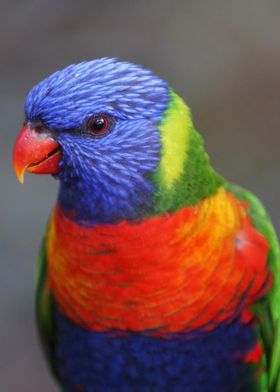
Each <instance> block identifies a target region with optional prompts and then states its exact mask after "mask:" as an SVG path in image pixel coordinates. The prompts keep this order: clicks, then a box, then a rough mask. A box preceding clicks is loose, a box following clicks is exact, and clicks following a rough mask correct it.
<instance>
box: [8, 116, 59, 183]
mask: <svg viewBox="0 0 280 392" xmlns="http://www.w3.org/2000/svg"><path fill="white" fill-rule="evenodd" d="M60 158H61V151H60V148H59V144H58V143H57V142H56V141H55V140H54V139H53V138H52V137H51V136H50V135H49V134H48V133H47V132H44V131H42V132H41V131H40V132H39V131H37V130H36V128H32V126H31V124H30V123H27V124H26V125H24V127H23V128H22V130H21V132H20V134H19V135H18V138H17V140H16V143H15V146H14V153H13V164H14V170H15V173H16V176H17V178H18V180H19V181H20V182H21V183H23V179H24V173H25V171H28V172H30V173H36V174H55V173H57V172H58V170H59V161H60Z"/></svg>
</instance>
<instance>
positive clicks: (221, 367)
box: [56, 312, 259, 392]
mask: <svg viewBox="0 0 280 392" xmlns="http://www.w3.org/2000/svg"><path fill="white" fill-rule="evenodd" d="M56 326H57V343H56V365H57V369H58V374H59V375H60V378H61V380H62V384H63V385H64V388H65V389H64V390H65V391H67V392H74V391H83V392H249V391H254V392H256V391H258V390H259V387H258V386H257V384H256V380H257V375H256V374H257V373H256V372H257V366H256V365H249V364H246V363H244V362H243V361H242V359H241V356H242V355H245V354H246V353H247V352H249V351H250V350H251V349H252V348H253V347H254V345H255V344H256V340H257V337H256V333H255V330H254V328H253V327H252V326H251V325H244V324H241V323H240V322H239V321H235V322H232V323H231V324H229V325H227V324H223V325H221V326H219V327H218V328H217V329H215V330H213V331H211V332H209V333H203V334H202V333H201V334H197V336H193V337H192V338H190V337H189V335H186V334H176V335H173V336H172V337H171V338H155V337H151V336H145V335H143V334H138V333H130V334H126V335H120V334H119V335H117V334H116V333H103V332H102V333H101V332H91V331H88V330H85V329H83V328H81V327H79V326H77V325H75V324H74V323H72V321H70V320H69V319H67V318H66V317H65V316H64V315H62V314H61V313H59V312H57V316H56Z"/></svg>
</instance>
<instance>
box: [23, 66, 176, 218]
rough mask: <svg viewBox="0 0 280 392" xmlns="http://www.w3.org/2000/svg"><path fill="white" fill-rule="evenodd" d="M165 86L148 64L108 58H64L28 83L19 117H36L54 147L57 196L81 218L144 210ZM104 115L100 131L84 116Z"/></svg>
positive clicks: (157, 144) (166, 98)
mask: <svg viewBox="0 0 280 392" xmlns="http://www.w3.org/2000/svg"><path fill="white" fill-rule="evenodd" d="M168 101H169V96H168V86H167V84H166V83H165V82H163V81H162V80H161V79H159V78H157V77H156V76H155V75H153V74H152V73H151V72H150V71H148V70H145V69H143V68H141V67H140V66H136V65H133V64H130V63H127V62H120V61H117V60H116V59H108V58H104V59H99V60H94V61H90V62H84V63H80V64H77V65H70V66H69V67H67V68H65V69H64V70H62V71H58V72H56V73H54V74H53V75H51V76H50V77H48V78H47V79H45V80H43V81H42V82H40V83H39V84H38V85H36V86H35V87H34V88H33V89H32V90H31V91H30V93H29V94H28V96H27V98H26V102H25V112H26V117H27V119H28V120H29V121H31V122H37V121H41V122H43V123H44V125H45V126H46V127H47V128H49V129H50V130H51V131H52V132H53V133H54V134H55V137H56V139H57V141H58V143H59V144H60V146H61V149H62V159H61V162H60V170H59V173H58V178H59V179H60V183H61V186H60V192H59V202H60V204H61V206H62V207H63V208H64V210H66V211H69V212H70V213H71V215H72V216H74V217H75V218H76V219H78V220H80V221H84V222H86V223H110V222H117V221H120V220H122V219H135V218H138V217H140V216H143V214H147V213H149V211H151V209H152V204H153V193H154V188H153V184H152V183H151V181H150V180H149V176H150V174H151V173H152V172H154V171H155V169H156V167H157V165H158V161H159V159H160V148H161V144H160V135H159V132H158V130H157V126H158V123H159V121H160V119H161V118H162V115H163V112H164V110H165V109H166V108H167V105H168ZM97 115H102V116H105V118H106V119H108V129H107V131H106V132H105V133H104V134H103V135H96V134H94V133H92V132H89V122H90V120H89V119H92V118H95V117H93V116H97Z"/></svg>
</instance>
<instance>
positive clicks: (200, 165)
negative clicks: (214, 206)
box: [152, 90, 224, 214]
mask: <svg viewBox="0 0 280 392" xmlns="http://www.w3.org/2000/svg"><path fill="white" fill-rule="evenodd" d="M169 94H170V103H169V107H168V108H167V110H166V112H165V114H164V118H163V120H162V122H161V123H160V124H159V126H158V128H159V131H160V135H161V142H162V151H161V161H160V164H159V167H158V169H157V171H156V172H155V173H154V175H153V177H152V180H153V182H154V183H155V184H156V186H157V190H158V191H157V195H156V202H155V206H156V207H155V208H156V211H155V213H156V214H161V213H163V212H166V211H172V212H174V211H176V210H178V209H179V208H181V207H183V206H187V205H188V206H192V205H194V204H196V203H198V202H199V201H201V200H202V199H204V198H206V197H208V196H210V195H212V194H214V193H215V192H216V190H217V189H218V188H219V187H220V186H221V185H222V184H223V182H224V180H223V179H222V178H221V177H220V176H219V175H218V174H217V173H216V172H215V170H214V169H213V167H212V166H211V164H210V162H209V157H208V154H207V153H206V151H205V148H204V142H203V139H202V137H201V136H200V135H199V133H198V132H197V131H196V130H195V128H194V126H193V123H192V119H191V113H190V110H189V108H188V107H187V106H186V104H185V102H184V101H183V100H182V99H181V98H180V97H179V96H178V95H176V94H175V93H174V92H173V91H172V90H170V92H169Z"/></svg>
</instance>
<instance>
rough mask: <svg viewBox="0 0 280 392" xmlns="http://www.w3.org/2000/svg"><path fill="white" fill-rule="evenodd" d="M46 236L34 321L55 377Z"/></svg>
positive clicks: (52, 314)
mask: <svg viewBox="0 0 280 392" xmlns="http://www.w3.org/2000/svg"><path fill="white" fill-rule="evenodd" d="M46 238H47V231H46V235H45V236H44V238H43V241H42V244H41V249H40V254H39V260H38V276H37V289H36V291H37V294H36V319H37V326H38V331H39V336H40V340H41V343H42V346H43V350H44V353H45V356H46V358H47V361H48V363H49V366H50V369H51V371H52V373H53V374H54V375H55V376H57V375H56V371H55V361H54V346H55V321H54V300H53V295H52V293H51V292H50V291H49V290H48V288H47V287H46V282H47V268H46V266H47V263H46Z"/></svg>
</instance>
